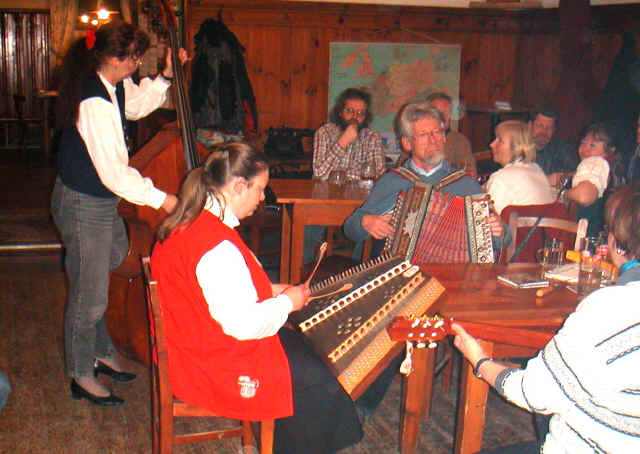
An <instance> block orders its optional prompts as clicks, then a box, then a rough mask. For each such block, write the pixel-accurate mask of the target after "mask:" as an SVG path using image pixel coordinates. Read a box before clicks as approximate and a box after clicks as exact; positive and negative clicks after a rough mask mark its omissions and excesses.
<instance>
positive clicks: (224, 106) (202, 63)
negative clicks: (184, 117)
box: [190, 19, 258, 133]
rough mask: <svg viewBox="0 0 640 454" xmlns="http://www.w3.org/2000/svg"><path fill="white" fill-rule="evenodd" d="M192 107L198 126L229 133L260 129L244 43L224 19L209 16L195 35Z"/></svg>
mask: <svg viewBox="0 0 640 454" xmlns="http://www.w3.org/2000/svg"><path fill="white" fill-rule="evenodd" d="M194 41H195V47H196V55H195V58H194V61H193V73H192V81H191V90H190V95H191V107H192V109H193V117H194V122H195V125H196V127H198V128H212V129H218V130H222V131H224V132H228V133H237V132H245V133H246V132H248V131H249V130H254V131H255V130H257V129H258V113H257V109H256V98H255V96H254V94H253V89H252V88H251V82H250V81H249V76H248V74H247V67H246V65H245V62H244V47H243V46H242V44H240V41H238V38H236V36H235V35H234V34H233V33H232V32H231V31H230V30H229V29H228V28H227V27H226V25H224V24H223V23H222V22H221V21H218V20H215V19H207V20H206V21H204V22H203V23H202V25H201V26H200V30H198V33H197V34H196V36H195V38H194Z"/></svg>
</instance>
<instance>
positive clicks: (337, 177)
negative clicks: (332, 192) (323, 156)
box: [327, 170, 347, 186]
mask: <svg viewBox="0 0 640 454" xmlns="http://www.w3.org/2000/svg"><path fill="white" fill-rule="evenodd" d="M327 181H328V182H329V184H334V185H336V186H342V185H344V184H345V183H346V182H347V172H346V170H332V171H331V173H329V178H328V180H327Z"/></svg>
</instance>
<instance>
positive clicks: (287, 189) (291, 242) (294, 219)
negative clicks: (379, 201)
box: [269, 179, 369, 284]
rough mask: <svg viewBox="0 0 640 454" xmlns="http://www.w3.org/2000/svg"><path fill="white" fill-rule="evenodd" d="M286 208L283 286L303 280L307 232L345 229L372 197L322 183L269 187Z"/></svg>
mask: <svg viewBox="0 0 640 454" xmlns="http://www.w3.org/2000/svg"><path fill="white" fill-rule="evenodd" d="M269 184H270V186H271V188H272V189H273V191H274V192H275V194H276V201H277V203H279V204H281V205H282V239H281V241H282V244H281V246H280V254H281V255H280V282H283V283H292V284H297V283H299V282H300V280H301V279H302V267H303V263H302V262H303V252H304V228H305V227H306V226H308V225H320V226H341V225H342V224H343V223H344V221H345V220H346V219H347V217H349V215H350V214H351V213H352V212H353V211H354V210H355V209H356V208H357V207H359V206H360V205H361V204H362V202H363V201H364V200H365V199H366V198H367V195H368V194H369V192H368V190H367V189H363V188H362V187H360V186H358V185H357V184H347V185H344V186H336V185H332V184H329V183H327V182H324V181H319V180H279V179H273V180H271V182H270V183H269Z"/></svg>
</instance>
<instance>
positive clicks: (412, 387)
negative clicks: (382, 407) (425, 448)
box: [401, 264, 577, 454]
mask: <svg viewBox="0 0 640 454" xmlns="http://www.w3.org/2000/svg"><path fill="white" fill-rule="evenodd" d="M422 269H423V271H424V272H425V273H427V274H430V275H432V276H434V277H435V278H436V279H438V280H439V281H440V282H441V283H442V284H443V285H444V287H445V288H446V291H445V293H444V294H443V296H442V297H440V299H439V300H438V301H437V302H436V303H435V304H434V305H433V306H432V307H431V309H430V310H429V314H430V315H431V314H435V313H440V314H442V315H443V316H445V317H453V318H455V319H458V320H465V321H473V322H484V323H488V324H493V325H503V326H508V327H518V328H530V329H546V330H557V329H558V328H559V327H560V326H561V325H562V323H563V321H564V319H565V318H566V317H567V316H568V315H569V314H570V313H572V312H573V311H574V309H575V307H576V303H577V296H576V295H575V294H574V293H572V292H570V291H569V290H567V289H566V288H559V289H556V290H555V291H553V292H552V293H550V294H549V295H547V296H546V297H544V298H541V299H537V298H536V296H535V289H526V290H525V289H513V288H509V287H505V286H502V285H501V284H498V282H497V280H496V277H497V275H498V274H501V273H503V272H504V271H505V269H506V266H504V265H473V264H463V265H427V266H423V267H422ZM509 269H510V270H512V269H519V270H528V271H535V270H538V269H539V266H538V265H532V264H512V265H509ZM483 344H484V346H485V348H486V349H487V353H489V354H492V355H493V356H494V357H506V356H514V355H519V356H525V355H529V356H531V355H533V354H534V353H535V351H533V350H530V349H529V350H527V349H522V348H515V347H509V346H506V345H499V344H490V343H483ZM434 363H435V351H434V350H428V349H420V350H417V349H416V350H414V364H415V365H416V368H415V370H414V372H413V373H411V374H410V375H409V376H408V377H406V378H405V380H406V381H405V387H404V388H405V396H404V400H403V410H402V414H403V419H402V422H401V424H402V425H401V451H402V453H405V454H406V453H413V452H415V448H416V442H417V435H418V433H419V424H420V423H421V422H422V421H423V419H424V418H425V415H426V416H427V417H428V415H429V410H430V405H431V389H432V385H433V383H432V381H433V366H434ZM460 386H461V387H460V393H461V394H460V398H459V402H460V403H459V407H458V413H457V423H456V436H455V450H454V452H455V453H460V454H470V453H474V452H477V451H479V450H480V448H481V447H482V435H483V431H484V423H485V407H486V402H487V391H488V385H487V384H486V382H484V381H483V380H481V379H478V378H476V377H475V376H474V375H473V372H472V368H471V365H470V364H469V363H468V361H463V367H462V381H461V385H460Z"/></svg>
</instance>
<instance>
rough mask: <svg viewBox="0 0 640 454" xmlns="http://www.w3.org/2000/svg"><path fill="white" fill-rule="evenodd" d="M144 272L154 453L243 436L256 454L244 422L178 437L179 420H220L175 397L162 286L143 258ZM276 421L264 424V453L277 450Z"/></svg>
mask: <svg viewBox="0 0 640 454" xmlns="http://www.w3.org/2000/svg"><path fill="white" fill-rule="evenodd" d="M142 267H143V270H144V280H145V290H146V297H147V309H148V313H149V322H150V323H149V328H150V334H151V335H150V336H149V339H150V344H151V352H152V354H153V360H152V361H151V394H152V399H151V433H152V445H153V453H154V454H170V453H171V452H172V450H173V445H181V444H188V443H196V442H200V441H206V440H221V439H223V438H230V437H241V439H242V446H243V448H244V452H245V454H250V453H255V452H256V451H255V448H254V446H255V438H254V436H253V431H252V429H251V422H250V421H248V420H243V421H240V422H241V425H236V426H234V427H231V428H228V429H220V430H212V431H209V432H197V433H186V434H176V433H175V432H174V419H175V418H178V417H187V418H198V417H209V418H210V417H219V415H216V414H214V413H212V412H210V411H209V410H206V409H204V408H200V407H196V406H193V405H190V404H187V403H185V402H182V401H180V400H178V399H176V398H174V397H173V393H172V390H171V383H170V382H169V371H168V362H167V361H168V360H167V345H166V341H165V338H164V326H163V323H162V309H161V306H160V301H159V295H158V284H157V282H156V281H154V280H153V279H152V277H151V268H150V260H149V257H143V258H142ZM273 429H274V421H273V419H271V420H266V421H261V422H260V453H261V454H271V453H272V451H273Z"/></svg>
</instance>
